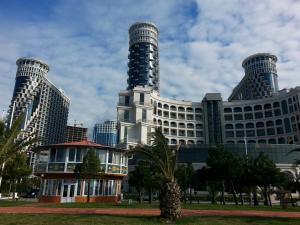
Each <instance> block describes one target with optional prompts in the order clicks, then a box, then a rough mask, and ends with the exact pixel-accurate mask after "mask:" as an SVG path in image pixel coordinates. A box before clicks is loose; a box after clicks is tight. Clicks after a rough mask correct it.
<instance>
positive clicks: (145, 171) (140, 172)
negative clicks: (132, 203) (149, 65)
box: [128, 161, 151, 203]
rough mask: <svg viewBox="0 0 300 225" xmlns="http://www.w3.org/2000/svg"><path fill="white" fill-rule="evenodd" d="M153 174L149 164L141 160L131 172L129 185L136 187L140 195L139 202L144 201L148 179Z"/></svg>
mask: <svg viewBox="0 0 300 225" xmlns="http://www.w3.org/2000/svg"><path fill="white" fill-rule="evenodd" d="M150 176H151V171H150V168H149V166H146V165H145V163H144V162H142V161H139V162H138V164H137V165H136V167H135V169H134V170H133V171H131V172H130V173H129V180H128V182H129V185H130V186H133V187H135V189H136V191H137V192H138V196H139V203H142V201H143V194H144V191H145V189H146V186H147V179H148V178H149V177H150Z"/></svg>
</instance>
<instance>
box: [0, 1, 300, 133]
mask: <svg viewBox="0 0 300 225" xmlns="http://www.w3.org/2000/svg"><path fill="white" fill-rule="evenodd" d="M0 7H1V3H0ZM22 10H29V9H24V8H22ZM299 11H300V2H299V1H293V0H286V1H278V0H268V1H259V0H253V1H246V0H232V1H227V0H226V1H225V0H199V1H197V2H192V1H180V0H178V1H177V0H174V1H160V2H159V4H158V2H153V1H152V0H151V1H150V0H146V1H138V2H137V1H133V0H128V1H101V2H100V1H96V0H95V1H92V0H90V1H83V0H82V1H79V0H78V1H59V2H54V4H52V5H50V6H49V9H47V11H46V13H47V15H46V16H45V18H46V19H43V18H37V19H36V18H35V19H32V18H22V20H21V19H20V18H19V17H18V15H17V13H18V12H17V11H16V12H15V13H16V14H15V15H5V16H6V17H7V18H3V17H2V18H1V16H0V29H1V31H3V32H1V33H0V50H1V51H0V94H1V95H0V109H1V111H2V109H3V108H6V109H7V107H8V104H9V102H10V98H11V96H12V92H13V86H14V78H15V73H16V65H15V61H16V59H17V58H19V57H21V56H32V57H35V58H40V59H43V60H44V61H45V62H47V63H48V64H49V65H50V72H49V76H48V78H49V80H51V81H52V82H53V83H54V84H55V85H56V86H58V87H60V88H62V89H63V90H64V91H65V93H66V94H67V95H68V96H69V97H70V98H71V108H70V116H69V121H70V122H71V123H72V122H73V121H74V120H75V119H76V120H77V121H80V122H83V123H84V124H85V125H86V126H88V127H92V125H93V124H94V123H96V122H100V121H102V120H104V119H115V118H116V104H117V96H118V92H119V91H120V90H123V89H126V87H127V83H126V79H127V60H128V59H127V54H128V33H127V32H128V27H129V25H130V24H131V23H133V22H136V21H140V20H150V21H153V22H155V23H156V24H157V25H158V27H159V29H160V42H159V47H160V69H161V70H160V77H161V92H162V96H166V97H171V98H172V97H176V98H177V99H185V100H193V101H201V100H202V98H203V96H204V94H205V93H206V92H221V93H222V95H223V99H226V98H227V97H228V96H229V94H230V92H231V90H232V88H233V87H234V86H235V85H236V84H237V82H238V81H239V80H240V79H241V78H242V76H243V69H242V67H241V63H242V60H243V59H244V58H246V57H247V56H249V55H251V54H254V53H257V52H271V53H274V54H276V55H277V56H278V58H279V62H278V65H277V69H278V74H279V85H280V87H281V88H283V87H287V88H290V87H294V86H295V85H297V84H300V78H298V77H299V76H298V71H297V69H298V68H299V66H300V61H299V58H300V57H299V56H300V14H299V13H298V12H299Z"/></svg>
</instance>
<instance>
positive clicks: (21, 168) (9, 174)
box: [3, 152, 32, 199]
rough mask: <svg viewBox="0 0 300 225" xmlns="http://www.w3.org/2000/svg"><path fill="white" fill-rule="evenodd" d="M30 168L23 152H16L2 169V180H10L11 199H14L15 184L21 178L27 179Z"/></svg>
mask: <svg viewBox="0 0 300 225" xmlns="http://www.w3.org/2000/svg"><path fill="white" fill-rule="evenodd" d="M31 172H32V171H31V168H30V167H28V165H27V156H26V154H25V153H24V152H18V153H16V154H15V155H14V157H12V158H11V159H10V160H9V161H7V163H6V166H5V168H4V173H3V174H4V178H8V179H9V180H10V185H11V186H12V187H13V199H15V193H16V187H17V185H16V184H17V182H20V180H21V179H22V178H25V177H28V176H29V175H30V174H31Z"/></svg>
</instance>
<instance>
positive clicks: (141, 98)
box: [140, 93, 145, 105]
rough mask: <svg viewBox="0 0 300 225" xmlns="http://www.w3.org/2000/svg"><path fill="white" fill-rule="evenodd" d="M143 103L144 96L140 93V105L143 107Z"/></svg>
mask: <svg viewBox="0 0 300 225" xmlns="http://www.w3.org/2000/svg"><path fill="white" fill-rule="evenodd" d="M144 101H145V94H144V93H140V104H142V105H144Z"/></svg>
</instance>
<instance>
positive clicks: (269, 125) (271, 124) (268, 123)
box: [266, 121, 274, 127]
mask: <svg viewBox="0 0 300 225" xmlns="http://www.w3.org/2000/svg"><path fill="white" fill-rule="evenodd" d="M266 125H267V127H272V126H274V122H273V121H267V122H266Z"/></svg>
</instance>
